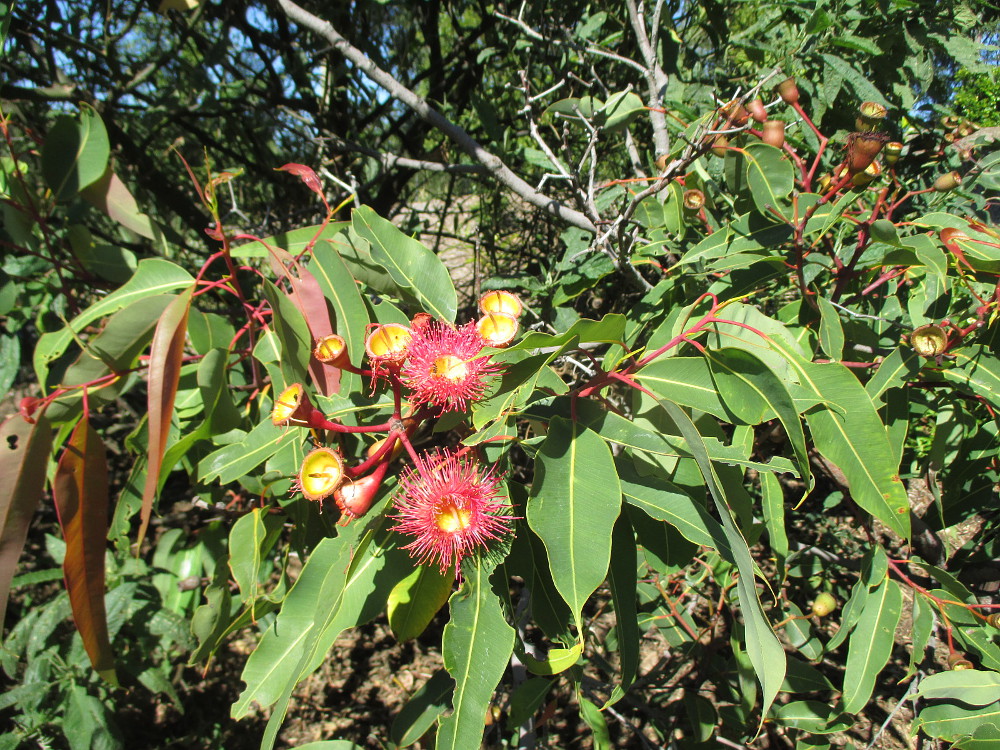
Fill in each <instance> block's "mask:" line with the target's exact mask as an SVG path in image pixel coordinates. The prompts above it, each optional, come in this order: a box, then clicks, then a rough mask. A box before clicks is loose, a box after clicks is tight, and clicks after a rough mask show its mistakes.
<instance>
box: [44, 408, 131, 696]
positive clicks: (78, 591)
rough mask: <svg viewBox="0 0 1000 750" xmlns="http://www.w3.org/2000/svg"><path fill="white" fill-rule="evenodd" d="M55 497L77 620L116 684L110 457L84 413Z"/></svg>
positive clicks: (103, 671)
mask: <svg viewBox="0 0 1000 750" xmlns="http://www.w3.org/2000/svg"><path fill="white" fill-rule="evenodd" d="M52 497H53V499H54V500H55V503H56V511H57V512H58V514H59V526H60V527H62V532H63V539H65V540H66V559H65V560H64V561H63V575H64V576H65V578H66V590H67V591H68V592H69V603H70V606H71V607H72V609H73V621H74V622H75V623H76V629H77V630H78V631H79V633H80V637H81V638H82V639H83V647H84V648H85V649H86V650H87V656H89V657H90V663H91V664H92V665H93V666H94V669H95V670H96V671H97V673H98V674H100V675H101V677H103V678H104V679H105V680H107V681H108V682H110V683H112V684H114V685H117V684H118V680H117V676H116V675H115V660H114V656H113V655H112V653H111V641H110V640H109V639H108V621H107V615H106V612H105V609H104V553H105V551H106V546H107V536H108V461H107V455H106V453H105V451H104V443H102V442H101V437H100V435H98V434H97V431H96V430H95V429H94V428H93V427H91V426H90V422H89V421H87V419H86V417H84V418H83V419H82V420H80V422H79V423H78V424H77V425H76V428H75V429H74V430H73V434H72V435H71V436H70V438H69V442H68V443H67V444H66V448H65V450H64V451H63V454H62V456H60V457H59V463H58V465H57V466H56V473H55V477H54V478H53V480H52Z"/></svg>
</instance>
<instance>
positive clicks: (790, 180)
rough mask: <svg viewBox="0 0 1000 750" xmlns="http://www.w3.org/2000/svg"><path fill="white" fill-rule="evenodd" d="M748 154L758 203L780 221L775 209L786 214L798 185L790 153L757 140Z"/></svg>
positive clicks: (749, 179) (750, 180) (762, 210)
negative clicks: (789, 199)
mask: <svg viewBox="0 0 1000 750" xmlns="http://www.w3.org/2000/svg"><path fill="white" fill-rule="evenodd" d="M744 156H745V159H746V170H747V184H748V185H749V187H750V195H751V196H752V197H753V202H754V205H756V206H757V210H758V211H760V213H761V214H763V215H764V216H766V217H767V218H769V219H772V220H777V219H778V217H777V216H776V215H775V213H774V212H775V211H778V212H779V213H785V211H786V210H787V206H788V196H789V195H791V193H792V188H793V187H794V186H795V173H794V170H793V169H792V163H791V161H790V160H789V157H788V155H787V154H786V153H784V152H783V151H782V150H781V149H780V148H775V147H774V146H771V145H770V144H767V143H760V142H757V143H751V144H750V145H748V146H747V147H746V149H745V151H744Z"/></svg>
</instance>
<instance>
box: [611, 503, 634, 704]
mask: <svg viewBox="0 0 1000 750" xmlns="http://www.w3.org/2000/svg"><path fill="white" fill-rule="evenodd" d="M608 584H609V585H610V587H611V599H612V601H613V602H614V605H615V628H616V631H617V635H618V653H619V654H620V658H621V682H620V683H619V685H616V686H615V690H614V693H613V694H612V696H611V698H609V699H608V702H609V703H613V702H615V701H616V700H617V698H618V697H620V696H621V695H624V694H625V691H627V690H628V689H629V687H630V686H631V685H632V683H633V682H634V681H635V676H636V674H637V672H638V671H639V638H640V636H641V634H640V633H639V621H638V611H637V608H636V556H635V534H634V533H633V532H632V525H631V524H630V523H629V520H628V516H627V515H626V514H624V513H623V514H621V515H620V516H618V520H617V521H615V527H614V530H613V531H612V536H611V565H610V567H609V568H608Z"/></svg>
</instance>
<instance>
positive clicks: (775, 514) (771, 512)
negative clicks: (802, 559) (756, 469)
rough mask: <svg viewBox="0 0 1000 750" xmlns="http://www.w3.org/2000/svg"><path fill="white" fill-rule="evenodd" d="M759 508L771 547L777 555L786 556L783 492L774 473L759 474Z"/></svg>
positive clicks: (786, 537) (786, 542)
mask: <svg viewBox="0 0 1000 750" xmlns="http://www.w3.org/2000/svg"><path fill="white" fill-rule="evenodd" d="M760 491H761V509H762V510H763V511H764V525H765V526H767V535H768V539H769V540H770V543H771V549H772V550H774V552H775V554H776V555H778V556H779V557H782V558H784V557H788V535H787V534H786V533H785V493H784V492H783V491H782V489H781V482H779V481H778V478H777V477H776V476H775V475H774V474H761V475H760Z"/></svg>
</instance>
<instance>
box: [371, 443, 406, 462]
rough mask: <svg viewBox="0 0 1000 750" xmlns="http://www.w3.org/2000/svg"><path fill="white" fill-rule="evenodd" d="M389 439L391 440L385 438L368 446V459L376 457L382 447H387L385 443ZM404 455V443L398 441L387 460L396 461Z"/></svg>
mask: <svg viewBox="0 0 1000 750" xmlns="http://www.w3.org/2000/svg"><path fill="white" fill-rule="evenodd" d="M388 439H389V438H387V437H384V438H382V439H381V440H376V441H375V442H374V443H372V444H371V445H369V446H368V450H367V451H366V452H365V455H367V456H368V458H371V457H372V456H374V455H375V454H376V453H378V452H379V451H380V450H381V449H382V446H383V445H385V441H386V440H388ZM402 453H403V442H402V441H401V440H396V442H395V443H394V444H393V446H392V450H390V451H389V458H388V459H385V460H388V461H395V460H396V459H397V458H399V457H400V455H401V454H402Z"/></svg>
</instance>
